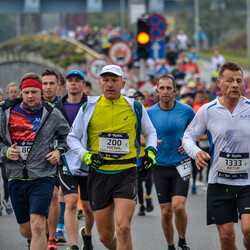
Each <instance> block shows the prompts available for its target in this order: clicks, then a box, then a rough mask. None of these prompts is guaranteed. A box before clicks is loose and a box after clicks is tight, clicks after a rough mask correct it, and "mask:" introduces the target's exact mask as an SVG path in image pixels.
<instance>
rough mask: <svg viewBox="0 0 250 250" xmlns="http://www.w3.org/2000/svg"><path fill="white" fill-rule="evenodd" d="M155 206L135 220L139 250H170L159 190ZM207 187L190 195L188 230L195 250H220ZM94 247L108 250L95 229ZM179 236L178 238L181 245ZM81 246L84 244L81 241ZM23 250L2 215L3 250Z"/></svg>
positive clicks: (10, 222) (11, 222)
mask: <svg viewBox="0 0 250 250" xmlns="http://www.w3.org/2000/svg"><path fill="white" fill-rule="evenodd" d="M153 203H154V206H155V209H154V211H153V212H151V213H147V214H146V216H138V215H137V213H138V209H139V207H138V206H137V207H136V211H135V213H134V217H133V221H132V238H133V246H134V249H135V250H155V249H157V250H163V249H167V244H166V241H165V238H164V235H163V232H162V229H161V216H160V208H159V204H158V203H157V199H156V194H155V189H153ZM205 203H206V184H205V183H202V182H198V189H197V194H196V195H192V194H189V197H188V200H187V212H188V216H189V222H188V229H187V237H186V238H187V242H188V244H189V246H190V248H191V249H192V250H218V249H220V244H219V238H218V234H217V229H216V226H215V225H210V226H207V225H206V212H205V205H206V204H205ZM83 225H84V221H83V220H80V221H79V228H80V227H81V226H83ZM235 229H236V240H237V246H238V249H239V250H241V249H242V250H243V249H244V247H243V244H242V234H241V230H240V223H238V224H235ZM92 237H93V245H94V249H95V250H104V249H106V248H105V247H104V246H103V245H102V244H101V243H100V241H99V239H98V235H97V231H96V228H95V227H94V229H93V236H92ZM177 242H178V237H177V235H176V236H175V243H176V244H177ZM67 246H68V244H67V243H66V244H62V245H59V247H58V249H59V250H63V249H64V250H65V249H66V247H67ZM79 246H81V241H80V239H79ZM4 249H11V250H23V249H27V246H26V240H25V239H24V238H22V236H21V235H20V234H19V231H18V225H17V223H16V221H15V216H14V215H6V213H5V212H3V215H2V216H0V250H4Z"/></svg>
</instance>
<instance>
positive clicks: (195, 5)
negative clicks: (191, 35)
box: [194, 0, 200, 53]
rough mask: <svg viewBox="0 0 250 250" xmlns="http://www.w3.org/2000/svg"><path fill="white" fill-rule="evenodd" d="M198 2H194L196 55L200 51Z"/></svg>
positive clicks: (196, 0) (195, 0)
mask: <svg viewBox="0 0 250 250" xmlns="http://www.w3.org/2000/svg"><path fill="white" fill-rule="evenodd" d="M199 19H200V18H199V0H194V30H195V34H196V39H195V48H196V51H197V53H199V50H200V34H199V33H200V27H199V26H200V24H199Z"/></svg>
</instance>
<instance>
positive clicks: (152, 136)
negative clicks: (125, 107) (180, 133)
mask: <svg viewBox="0 0 250 250" xmlns="http://www.w3.org/2000/svg"><path fill="white" fill-rule="evenodd" d="M141 134H142V135H143V136H144V137H145V144H146V145H145V146H146V148H148V147H153V148H154V149H155V150H156V147H157V134H156V130H155V128H154V126H153V124H152V122H151V120H150V118H149V116H148V113H147V111H146V109H145V108H144V107H142V119H141Z"/></svg>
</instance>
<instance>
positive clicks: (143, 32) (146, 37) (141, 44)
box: [137, 17, 150, 59]
mask: <svg viewBox="0 0 250 250" xmlns="http://www.w3.org/2000/svg"><path fill="white" fill-rule="evenodd" d="M149 28H150V22H149V19H148V18H145V17H141V18H139V19H138V21H137V54H138V58H139V59H140V58H143V59H147V58H149V41H150V33H149Z"/></svg>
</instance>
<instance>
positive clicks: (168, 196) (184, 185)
mask: <svg viewBox="0 0 250 250" xmlns="http://www.w3.org/2000/svg"><path fill="white" fill-rule="evenodd" d="M153 177H154V183H155V188H156V192H157V196H158V201H159V203H160V204H161V203H167V202H171V201H172V197H173V196H177V195H178V196H184V197H187V195H188V188H189V180H187V181H184V180H183V179H182V178H181V177H180V175H179V173H178V171H177V170H176V167H175V166H159V165H156V166H155V167H153Z"/></svg>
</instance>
